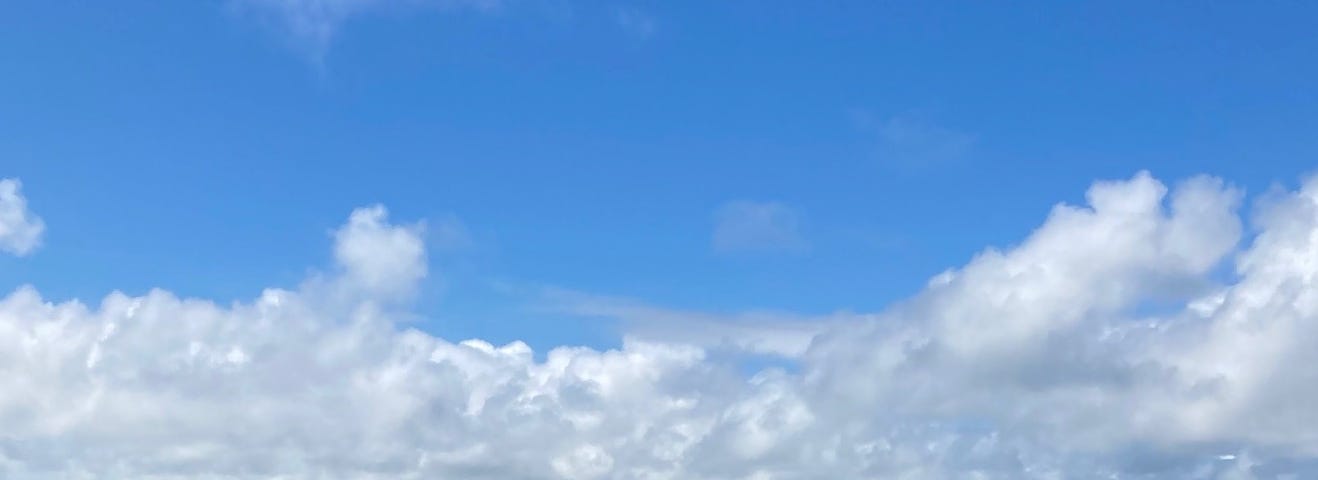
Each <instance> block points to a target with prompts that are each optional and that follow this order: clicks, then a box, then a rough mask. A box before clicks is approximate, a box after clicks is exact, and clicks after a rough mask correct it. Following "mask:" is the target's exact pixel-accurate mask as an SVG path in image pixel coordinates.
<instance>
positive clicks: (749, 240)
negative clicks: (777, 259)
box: [712, 200, 808, 252]
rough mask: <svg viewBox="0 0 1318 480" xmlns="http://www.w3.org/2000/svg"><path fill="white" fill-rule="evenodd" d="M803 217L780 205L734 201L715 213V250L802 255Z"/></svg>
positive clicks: (776, 203)
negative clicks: (799, 252) (798, 253)
mask: <svg viewBox="0 0 1318 480" xmlns="http://www.w3.org/2000/svg"><path fill="white" fill-rule="evenodd" d="M800 230H801V215H800V213H799V212H797V210H796V209H794V208H792V207H789V206H787V205H784V204H782V203H778V202H752V201H745V200H739V201H733V202H728V203H725V204H723V206H721V207H719V208H718V210H716V211H715V212H714V236H713V239H712V242H713V246H714V250H716V251H720V252H737V251H743V252H771V251H800V250H804V249H806V248H807V247H808V243H807V242H806V240H805V238H804V237H803V236H802V235H801V231H800Z"/></svg>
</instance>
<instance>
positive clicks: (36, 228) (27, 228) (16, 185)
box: [0, 178, 46, 257]
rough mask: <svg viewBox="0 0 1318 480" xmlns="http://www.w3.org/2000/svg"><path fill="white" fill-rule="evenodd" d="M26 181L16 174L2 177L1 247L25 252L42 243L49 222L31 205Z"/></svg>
mask: <svg viewBox="0 0 1318 480" xmlns="http://www.w3.org/2000/svg"><path fill="white" fill-rule="evenodd" d="M22 190H23V183H22V182H20V181H18V179H14V178H6V179H3V180H0V251H5V252H8V253H10V254H13V255H17V256H20V257H22V256H25V255H27V254H30V253H32V252H33V251H34V250H36V249H37V247H39V246H41V236H42V234H44V233H45V232H46V224H45V222H42V221H41V217H38V216H36V214H33V213H32V211H30V210H28V208H27V198H24V197H23V191H22Z"/></svg>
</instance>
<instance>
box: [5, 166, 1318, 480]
mask: <svg viewBox="0 0 1318 480" xmlns="http://www.w3.org/2000/svg"><path fill="white" fill-rule="evenodd" d="M1241 198H1242V196H1241V194H1240V193H1239V192H1237V191H1235V190H1233V189H1231V188H1228V187H1226V186H1224V185H1223V183H1222V182H1220V181H1218V180H1214V179H1209V178H1195V179H1191V180H1189V181H1186V182H1183V183H1181V184H1179V185H1178V186H1177V187H1176V188H1175V189H1174V190H1173V191H1171V192H1170V194H1169V192H1168V189H1167V188H1166V187H1165V186H1164V185H1163V184H1161V183H1160V182H1158V181H1156V180H1154V179H1153V178H1151V177H1150V176H1149V175H1147V174H1139V175H1137V176H1135V177H1134V178H1132V179H1130V180H1127V181H1120V182H1101V183H1098V184H1095V185H1094V186H1093V187H1092V188H1091V189H1090V191H1089V193H1088V196H1087V200H1088V206H1083V207H1079V206H1067V205H1059V206H1057V207H1055V208H1054V209H1053V211H1052V213H1051V214H1050V215H1049V217H1048V219H1047V220H1046V221H1045V222H1044V224H1043V225H1042V226H1041V227H1039V228H1038V229H1037V230H1036V231H1035V232H1033V233H1032V234H1031V235H1030V236H1029V237H1028V238H1027V239H1026V240H1025V241H1023V242H1022V243H1021V244H1020V245H1018V246H1015V247H1014V248H1011V249H1008V250H1005V251H999V250H992V249H990V250H986V251H984V252H983V253H981V254H980V255H978V256H976V257H975V258H974V259H973V260H972V261H970V262H969V263H968V264H967V265H965V266H964V267H962V268H960V269H956V270H952V271H948V272H946V273H944V274H941V275H939V276H937V277H935V278H934V279H932V280H931V281H930V283H929V286H928V287H927V289H926V290H925V291H924V292H922V293H920V294H919V295H917V296H916V297H914V298H912V299H910V300H908V301H906V302H904V303H902V304H900V305H897V306H894V307H892V308H891V309H889V310H887V311H885V312H882V313H879V314H876V315H872V316H868V317H867V318H866V319H865V320H860V321H851V322H846V323H841V324H836V325H830V326H829V327H828V328H827V329H826V330H825V331H824V333H821V334H819V335H817V336H815V337H814V338H813V339H812V340H810V341H808V343H807V344H808V345H809V346H808V347H807V348H805V349H804V351H803V352H797V353H799V356H798V357H797V358H796V362H798V363H799V368H798V369H797V370H796V371H794V372H786V371H781V370H776V369H769V370H765V371H761V372H759V373H757V374H755V375H753V376H750V377H749V378H747V377H746V376H745V375H743V374H741V373H740V372H739V370H738V366H737V365H735V364H731V363H728V361H725V360H722V359H721V357H718V356H707V355H706V353H705V350H704V349H702V348H701V347H700V346H698V345H699V342H691V343H680V342H673V341H666V342H658V341H646V340H644V339H642V338H639V337H636V338H630V339H628V340H627V341H626V342H625V346H624V347H623V348H621V349H619V350H611V351H597V350H592V349H588V348H574V347H561V348H557V349H554V350H552V351H550V352H548V353H547V355H546V356H545V357H544V360H543V361H539V360H537V359H536V358H535V356H534V355H533V354H532V352H531V350H530V349H529V348H528V347H527V346H526V345H524V344H522V343H513V344H509V345H505V346H502V347H496V346H492V345H490V344H488V343H485V342H481V341H476V340H469V341H464V342H459V343H453V342H450V341H447V340H444V339H442V338H439V337H436V336H433V335H430V334H427V333H424V332H420V331H417V330H414V329H411V328H408V327H407V326H406V325H405V324H402V323H400V322H399V321H397V319H400V318H406V317H407V314H406V309H407V298H408V297H409V295H410V294H411V293H412V290H414V288H415V282H416V281H418V280H419V279H421V278H422V277H424V276H425V275H426V274H427V271H426V267H425V265H426V262H425V251H424V248H423V245H424V243H423V242H421V241H420V240H419V238H420V235H422V233H423V229H422V228H421V227H420V226H397V225H393V224H390V223H389V222H388V221H387V218H386V214H385V212H384V210H383V209H382V208H379V207H374V208H368V209H362V210H358V211H357V212H354V213H353V215H352V217H351V219H350V220H349V222H348V224H346V225H345V226H344V227H343V228H342V229H341V230H340V231H339V232H338V233H337V234H336V235H335V241H336V248H335V252H336V259H337V260H338V265H337V267H338V268H337V270H336V271H335V272H334V273H332V274H329V275H324V276H317V277H313V278H311V279H308V280H307V281H306V282H305V283H304V284H303V285H302V286H300V287H299V288H297V289H294V290H280V289H269V290H266V291H265V292H264V293H263V294H262V295H261V296H260V297H259V298H257V299H254V300H252V301H250V302H246V303H240V304H235V305H230V306H221V305H217V304H215V303H213V302H210V301H207V300H200V299H180V298H177V297H176V296H174V295H172V294H170V293H168V292H165V291H154V292H151V293H149V294H147V295H145V296H141V297H129V296H126V295H123V294H119V293H114V294H111V295H110V296H108V297H106V298H105V299H104V300H103V301H101V302H100V304H99V305H98V306H94V307H92V306H87V305H84V304H82V303H80V302H78V301H69V302H62V303H51V302H48V301H46V300H43V299H42V298H41V296H40V295H39V294H38V293H37V291H36V290H35V289H33V288H27V287H25V288H21V289H19V290H17V291H15V292H13V293H12V294H10V295H9V296H8V297H6V298H4V299H3V300H0V477H4V478H461V479H495V478H498V479H505V478H527V479H554V478H564V479H592V478H598V479H606V478H607V479H638V480H639V479H733V478H745V479H816V478H818V479H837V478H857V479H859V478H884V479H888V478H911V479H943V478H946V479H961V478H966V479H997V478H1001V479H1009V478H1010V479H1016V478H1031V479H1063V478H1067V479H1071V478H1202V479H1245V478H1307V477H1310V476H1313V475H1314V474H1315V473H1318V462H1316V461H1315V459H1318V421H1316V420H1318V402H1314V400H1315V399H1318V395H1315V394H1316V393H1318V391H1316V390H1318V378H1315V377H1318V373H1316V371H1315V370H1314V369H1312V368H1309V367H1310V366H1312V365H1314V364H1315V360H1318V348H1314V347H1313V345H1312V339H1313V338H1318V336H1316V335H1315V334H1318V288H1315V287H1316V285H1315V282H1316V281H1318V182H1309V183H1307V184H1306V185H1304V186H1303V187H1302V188H1301V189H1300V190H1299V191H1297V192H1293V193H1290V194H1287V195H1284V196H1280V197H1278V198H1275V199H1273V200H1272V201H1270V202H1269V203H1268V204H1267V205H1264V206H1261V207H1260V209H1259V210H1260V212H1261V213H1260V214H1259V216H1258V218H1257V221H1256V224H1257V234H1256V235H1252V241H1251V242H1250V244H1249V245H1247V246H1245V247H1243V248H1242V247H1241V246H1240V243H1241V238H1242V235H1243V233H1242V232H1243V231H1244V227H1243V226H1242V221H1241V219H1240V216H1239V215H1238V213H1237V211H1238V210H1239V207H1240V203H1241ZM1224 262H1225V263H1227V264H1234V267H1235V269H1234V274H1233V275H1222V274H1221V269H1220V268H1219V267H1220V266H1221V265H1223V264H1224ZM1224 277H1228V278H1226V279H1224ZM1155 304H1156V305H1159V306H1160V307H1159V308H1156V309H1155V308H1150V305H1155ZM1167 304H1172V305H1177V307H1176V308H1170V309H1169V308H1164V307H1162V306H1165V305H1167ZM1288 475H1289V477H1288Z"/></svg>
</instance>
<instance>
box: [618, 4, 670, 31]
mask: <svg viewBox="0 0 1318 480" xmlns="http://www.w3.org/2000/svg"><path fill="white" fill-rule="evenodd" d="M613 20H614V21H615V22H616V23H617V24H618V27H619V28H621V29H622V30H623V31H625V32H627V33H630V34H632V35H635V36H636V37H639V38H649V37H650V36H652V35H654V34H655V32H656V31H657V30H658V28H659V21H658V20H657V19H656V18H655V16H654V15H651V14H650V13H648V12H646V11H644V10H641V9H638V8H635V7H615V8H614V9H613Z"/></svg>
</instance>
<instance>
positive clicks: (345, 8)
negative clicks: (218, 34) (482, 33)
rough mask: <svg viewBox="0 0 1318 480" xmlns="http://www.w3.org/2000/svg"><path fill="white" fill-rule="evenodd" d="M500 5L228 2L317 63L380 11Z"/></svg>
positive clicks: (390, 0)
mask: <svg viewBox="0 0 1318 480" xmlns="http://www.w3.org/2000/svg"><path fill="white" fill-rule="evenodd" d="M502 5H503V1H502V0H229V6H230V7H231V8H232V9H234V10H235V11H237V12H238V13H239V14H240V15H244V16H247V17H251V18H255V19H257V20H260V21H262V22H263V23H265V24H267V25H268V26H269V27H271V28H272V29H274V30H275V31H276V32H277V33H279V34H282V35H284V36H286V37H287V38H288V40H289V41H290V42H291V43H292V44H293V45H294V46H295V47H296V48H298V49H299V50H302V51H304V52H305V53H306V54H307V55H309V56H310V57H312V59H313V60H317V61H319V60H321V59H322V58H323V57H324V55H325V53H326V52H327V51H328V50H329V48H330V45H331V44H332V43H333V41H334V38H335V37H336V36H337V35H338V33H339V30H340V29H341V28H342V27H343V25H344V24H345V23H347V22H348V21H349V20H351V19H352V18H354V17H357V16H361V15H365V14H368V13H371V12H375V11H383V10H421V11H456V10H473V11H491V10H495V9H497V8H499V7H500V6H502Z"/></svg>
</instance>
